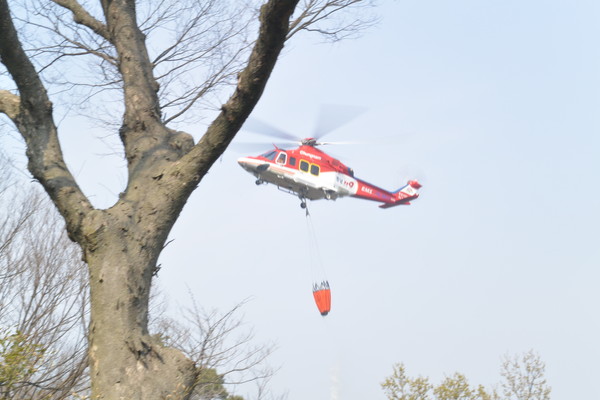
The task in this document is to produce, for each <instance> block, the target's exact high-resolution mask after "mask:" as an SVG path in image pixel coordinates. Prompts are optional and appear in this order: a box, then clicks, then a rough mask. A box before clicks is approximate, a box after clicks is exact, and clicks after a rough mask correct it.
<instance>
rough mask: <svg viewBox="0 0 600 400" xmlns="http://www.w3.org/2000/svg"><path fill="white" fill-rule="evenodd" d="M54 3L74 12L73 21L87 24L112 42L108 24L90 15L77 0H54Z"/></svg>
mask: <svg viewBox="0 0 600 400" xmlns="http://www.w3.org/2000/svg"><path fill="white" fill-rule="evenodd" d="M52 1H53V2H54V3H56V4H58V5H59V6H61V7H64V8H66V9H67V10H69V11H71V12H72V13H73V21H75V22H76V23H78V24H81V25H83V26H87V27H88V28H90V29H91V30H93V31H94V32H96V33H97V34H98V35H100V36H102V37H103V38H104V39H106V40H108V41H109V42H110V36H109V34H108V29H107V28H106V25H104V24H103V23H102V22H100V21H98V20H97V19H96V18H94V17H93V16H92V15H90V14H89V13H88V12H87V11H86V10H85V9H84V8H83V7H82V6H81V4H79V3H78V2H77V1H76V0H52Z"/></svg>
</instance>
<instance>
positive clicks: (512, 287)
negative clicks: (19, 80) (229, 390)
mask: <svg viewBox="0 0 600 400" xmlns="http://www.w3.org/2000/svg"><path fill="white" fill-rule="evenodd" d="M379 12H380V15H382V21H381V23H380V25H379V26H377V27H374V28H372V29H371V30H369V31H368V32H367V33H366V34H365V35H364V36H363V37H362V38H360V39H356V40H352V41H344V42H342V43H339V44H336V45H329V44H318V43H317V38H316V37H311V36H299V37H297V38H295V39H294V40H293V41H292V42H291V43H289V44H288V45H287V46H286V49H285V51H284V55H283V56H282V58H281V60H280V62H279V64H278V65H277V67H276V70H275V72H274V73H273V76H272V79H271V81H270V82H269V85H268V87H267V90H266V91H265V94H264V96H263V99H262V100H261V102H260V103H259V105H258V107H257V108H256V110H255V113H254V114H253V115H254V116H255V117H257V118H259V119H261V120H263V121H267V122H269V123H271V124H272V125H275V126H277V127H279V128H281V129H283V130H286V131H289V132H291V133H294V134H297V135H298V136H310V134H311V130H312V129H313V123H314V121H315V120H316V116H317V115H318V112H319V107H320V106H321V105H323V104H348V105H353V106H362V107H365V108H366V109H367V111H366V112H365V113H364V114H362V115H361V116H360V117H358V118H357V119H356V120H354V121H352V122H351V123H350V124H348V125H346V126H344V127H342V128H340V129H339V130H337V131H335V132H333V133H332V134H331V135H330V136H328V137H327V139H328V140H341V141H344V140H346V141H352V140H353V141H360V142H365V143H366V145H365V146H346V147H336V148H331V152H332V153H334V154H335V155H336V156H337V157H339V158H340V159H341V160H342V161H344V162H346V163H347V164H348V165H350V166H351V167H353V168H354V170H355V172H356V175H357V176H358V177H360V178H363V179H365V180H367V181H369V182H372V183H374V184H376V185H379V186H382V187H385V188H389V189H395V188H397V187H399V186H400V185H401V184H403V183H405V181H406V180H407V179H408V178H417V179H419V180H421V181H422V183H423V184H424V187H423V189H422V197H421V198H420V199H418V200H417V201H416V202H415V203H414V205H412V206H409V207H395V208H391V209H388V210H382V209H379V208H378V207H377V205H376V204H375V203H371V202H366V201H361V200H356V199H341V200H338V201H336V202H328V201H324V200H323V201H318V202H312V203H310V204H309V209H310V211H311V214H312V221H313V224H314V227H315V231H316V234H317V237H318V239H319V244H320V253H321V258H322V260H323V263H324V265H325V268H326V270H327V277H328V278H329V280H330V283H331V286H332V296H333V300H332V303H333V306H332V312H331V314H330V315H329V316H328V317H326V318H325V319H323V318H322V317H321V316H320V315H319V314H318V312H317V310H316V307H315V305H314V302H313V300H312V295H311V290H310V289H311V283H312V282H311V279H312V276H311V273H310V270H311V267H310V265H309V264H310V263H309V256H308V254H307V249H308V244H307V227H306V221H305V216H304V214H303V211H302V210H301V209H300V207H299V201H298V199H296V198H294V197H292V196H289V195H286V194H284V193H282V192H279V191H277V190H276V189H275V188H274V187H272V186H271V187H269V186H261V187H257V186H255V185H254V179H253V178H252V177H251V176H250V175H248V174H247V173H246V172H245V171H244V170H242V169H241V168H240V167H239V166H238V165H237V163H236V162H235V160H236V158H237V157H239V156H242V155H251V154H240V153H236V152H234V151H228V152H227V153H226V154H225V155H224V156H223V157H222V159H221V160H220V161H219V162H218V163H217V164H215V166H214V167H213V169H212V170H211V172H210V173H209V174H208V175H207V176H206V178H205V179H204V181H203V182H202V183H201V185H200V186H199V188H198V190H197V191H196V192H195V193H194V194H193V195H192V197H191V199H190V201H189V202H188V205H187V206H186V208H185V210H184V213H183V214H182V216H181V218H180V221H179V222H178V223H177V225H176V226H175V228H174V230H173V232H172V235H171V238H172V239H174V241H173V242H172V243H171V244H169V246H168V247H167V248H166V250H165V251H164V253H163V256H162V257H161V260H160V262H161V263H162V266H163V269H162V270H161V272H160V275H159V276H160V277H159V282H160V285H161V287H162V288H163V291H164V292H165V294H167V295H169V296H171V298H172V299H173V303H174V304H185V302H187V301H188V296H187V291H188V289H189V290H190V291H191V292H192V293H193V294H194V296H195V297H196V299H197V300H198V302H199V303H200V304H202V305H203V306H205V307H206V308H209V309H210V308H219V309H221V310H227V309H228V308H230V307H232V306H233V305H234V304H236V303H238V302H240V301H242V300H244V299H246V298H252V300H251V301H250V302H249V303H248V304H247V305H246V306H245V307H244V310H245V321H246V322H247V323H248V325H250V326H253V327H254V330H255V331H256V336H257V339H258V340H259V341H265V342H270V341H273V342H276V343H277V344H278V350H277V351H276V353H275V354H274V355H273V357H272V360H271V363H272V364H273V365H275V366H280V367H281V368H280V370H279V372H278V373H277V375H276V376H275V378H274V379H273V381H272V386H273V389H274V391H275V392H284V391H287V392H288V399H289V400H304V399H312V400H320V399H323V400H326V399H332V400H333V399H344V400H365V399H369V400H383V399H384V398H385V396H384V394H383V392H382V391H381V389H380V386H379V384H380V382H382V381H383V379H384V378H385V377H386V376H387V375H389V374H390V373H391V372H392V365H393V364H394V363H396V362H403V363H404V364H405V365H406V367H407V370H408V373H409V374H411V375H414V376H416V375H426V376H430V377H431V378H432V379H433V380H434V381H436V382H439V381H440V380H441V379H442V378H443V377H444V376H445V375H450V374H452V373H453V372H455V371H459V372H462V373H464V374H466V376H467V377H468V378H469V380H470V382H471V383H473V384H483V385H486V386H489V385H493V384H495V383H496V382H498V380H499V366H500V362H501V357H502V355H504V354H506V353H510V354H517V353H521V352H524V351H527V350H529V349H534V350H536V351H537V352H539V354H540V355H541V357H542V359H543V360H544V361H545V362H546V367H547V371H546V372H547V378H548V382H549V384H550V385H551V386H552V388H553V392H552V393H553V394H552V399H554V400H572V399H582V400H584V399H590V400H594V399H598V398H600V389H599V388H598V385H597V384H596V382H597V381H598V377H599V376H600V363H598V359H599V357H600V348H599V346H598V337H600V317H599V313H598V305H599V304H600V292H599V291H598V285H599V283H600V273H599V272H598V266H599V264H600V246H599V245H598V241H599V228H598V227H599V226H600V211H598V210H599V208H600V189H599V186H598V177H599V171H600V138H599V133H600V132H599V131H600V117H599V115H600V114H599V112H598V110H600V72H599V71H600V51H599V50H598V48H599V47H598V40H599V38H600V24H599V23H598V21H600V3H598V2H596V1H591V0H590V1H577V0H576V1H569V2H567V1H558V0H546V1H541V0H531V1H527V0H525V1H523V0H520V1H516V0H512V1H510V0H508V1H482V0H470V1H467V0H457V1H452V2H450V1H441V0H438V1H433V0H432V1H416V0H413V1H400V0H399V1H393V2H391V1H387V2H385V3H384V4H383V5H382V6H381V8H380V9H379ZM82 126H84V125H82V123H81V122H80V121H64V122H62V123H61V128H62V129H63V131H62V133H61V137H62V138H63V139H65V143H64V148H65V153H66V156H67V158H68V161H69V163H70V165H71V166H72V169H73V171H74V173H75V174H76V175H77V176H78V177H80V179H81V183H82V187H83V188H84V190H85V191H86V193H88V194H89V195H91V196H93V201H95V202H96V204H98V205H100V206H107V205H109V204H111V202H114V200H115V198H116V194H117V193H118V192H119V191H120V190H121V188H122V186H123V185H124V184H125V177H126V174H124V173H123V172H115V173H110V174H107V173H106V171H107V167H106V164H110V163H112V162H113V161H114V157H110V156H106V155H105V153H107V152H109V151H110V150H108V148H107V147H103V146H99V145H98V143H97V142H92V141H91V139H93V135H96V136H105V133H104V132H101V131H97V130H96V131H94V130H89V129H88V128H87V127H85V128H82ZM67 128H69V129H68V130H67ZM185 129H186V130H188V131H190V132H192V133H194V134H195V136H196V137H199V136H200V135H201V133H202V131H203V129H204V127H203V126H201V125H197V126H191V127H186V128H185ZM82 132H85V133H87V135H83V134H82ZM255 137H256V136H253V135H250V134H248V133H242V134H240V140H242V141H248V140H251V139H252V138H255ZM268 143H269V142H268V140H267V141H266V144H265V150H266V149H268V148H269V144H268ZM325 150H326V151H329V150H330V148H327V149H325ZM281 229H285V231H286V233H285V234H284V235H282V234H281V233H279V232H280V230H281Z"/></svg>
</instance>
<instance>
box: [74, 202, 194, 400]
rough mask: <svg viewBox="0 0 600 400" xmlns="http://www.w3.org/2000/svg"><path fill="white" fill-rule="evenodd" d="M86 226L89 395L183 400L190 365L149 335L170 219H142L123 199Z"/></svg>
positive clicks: (190, 378) (191, 372) (187, 390)
mask: <svg viewBox="0 0 600 400" xmlns="http://www.w3.org/2000/svg"><path fill="white" fill-rule="evenodd" d="M142 209H143V207H142ZM142 220H145V221H144V223H140V222H141V221H142ZM86 222H87V224H86V246H85V257H86V260H87V263H88V265H89V270H90V289H91V324H90V331H89V349H90V366H91V376H92V398H94V399H127V400H130V399H131V400H133V399H140V400H141V399H166V398H168V399H183V398H187V396H189V394H190V392H191V390H192V388H193V384H194V380H195V377H196V370H195V366H194V363H193V362H192V361H190V360H188V359H187V358H186V357H185V356H184V355H183V354H182V353H180V352H179V351H178V350H175V349H171V348H166V347H164V346H163V345H162V344H161V343H160V341H159V340H158V339H157V338H155V337H152V336H150V335H149V333H148V299H149V293H150V285H151V280H152V274H153V272H154V270H155V268H156V260H157V258H158V255H159V254H160V251H161V250H162V246H163V243H164V238H166V236H167V234H168V230H169V229H170V226H172V222H171V221H163V223H161V221H159V220H158V219H157V218H152V216H149V215H145V216H142V215H141V214H140V212H139V211H138V212H135V211H134V210H132V209H130V208H129V207H128V206H127V203H126V202H119V203H118V204H117V205H116V206H115V207H113V208H111V209H110V210H106V211H94V212H93V213H92V215H91V218H87V219H86ZM154 228H156V229H154Z"/></svg>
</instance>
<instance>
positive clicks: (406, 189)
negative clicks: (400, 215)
mask: <svg viewBox="0 0 600 400" xmlns="http://www.w3.org/2000/svg"><path fill="white" fill-rule="evenodd" d="M357 183H358V185H357V188H356V193H355V194H353V195H352V196H353V197H359V198H361V199H365V200H373V201H378V202H383V204H381V205H380V206H379V207H381V208H389V207H394V206H399V205H408V204H410V201H411V200H414V199H416V198H417V197H419V193H418V189H419V188H420V187H421V184H420V183H419V182H417V181H416V180H411V181H408V183H407V184H406V185H404V186H402V187H401V188H400V189H398V190H396V191H395V192H388V191H387V190H384V189H381V188H379V187H377V186H375V185H372V184H370V183H367V182H365V181H362V180H358V179H357Z"/></svg>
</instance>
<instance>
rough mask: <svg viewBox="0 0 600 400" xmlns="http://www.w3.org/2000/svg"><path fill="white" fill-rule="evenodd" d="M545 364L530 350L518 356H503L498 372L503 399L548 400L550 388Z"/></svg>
mask: <svg viewBox="0 0 600 400" xmlns="http://www.w3.org/2000/svg"><path fill="white" fill-rule="evenodd" d="M545 372H546V365H545V364H544V362H543V361H542V360H541V358H540V356H539V354H537V353H536V352H534V351H533V350H530V351H528V352H526V353H523V354H522V355H520V356H514V357H511V356H508V355H506V356H504V361H503V363H502V368H501V371H500V374H501V375H502V378H503V379H502V382H501V386H502V389H503V392H504V397H503V399H504V400H549V399H550V392H551V388H550V386H548V383H547V382H546V378H545Z"/></svg>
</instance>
